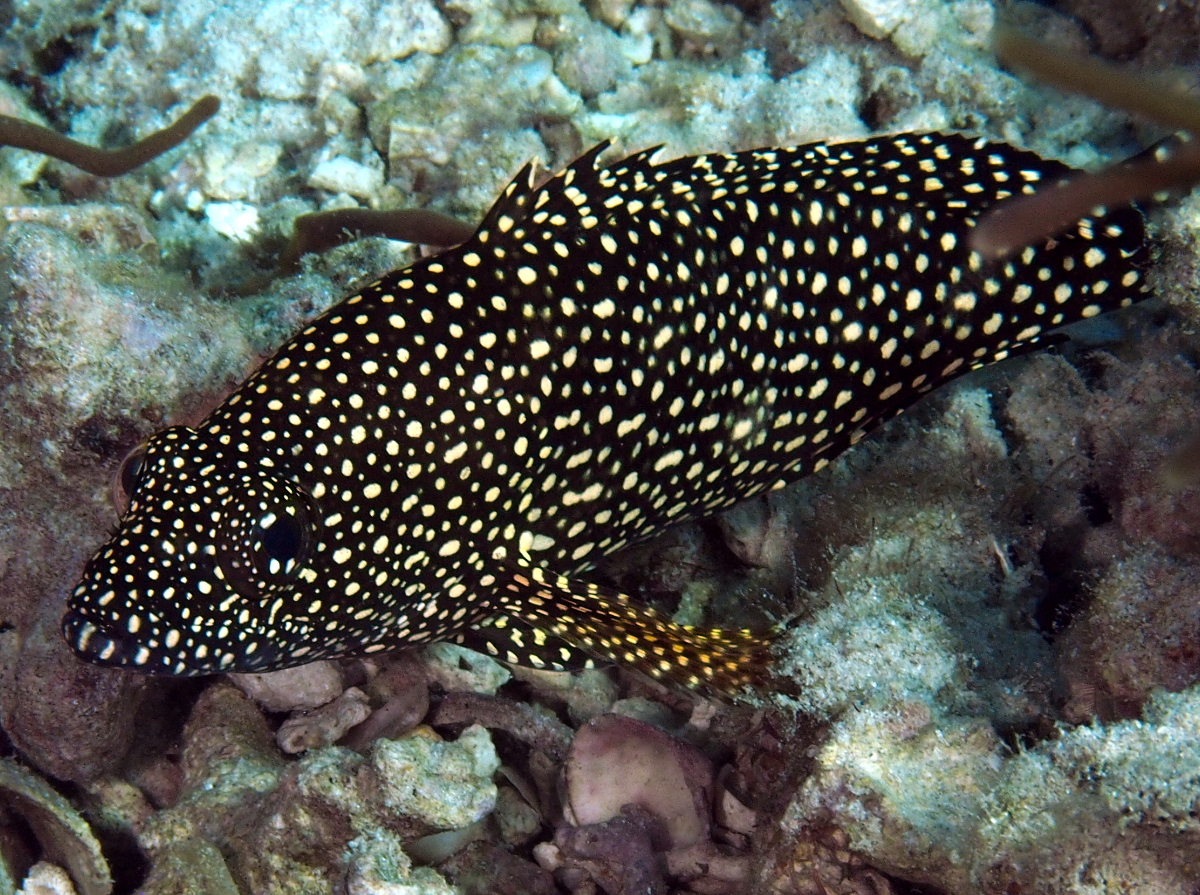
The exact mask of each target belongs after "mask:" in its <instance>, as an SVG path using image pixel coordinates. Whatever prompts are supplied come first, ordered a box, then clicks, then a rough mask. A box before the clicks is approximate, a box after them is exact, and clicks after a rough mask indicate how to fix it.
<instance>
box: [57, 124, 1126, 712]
mask: <svg viewBox="0 0 1200 895" xmlns="http://www.w3.org/2000/svg"><path fill="white" fill-rule="evenodd" d="M598 152H599V147H598V148H597V150H595V151H593V152H592V153H589V154H588V155H586V156H584V157H583V158H581V159H580V160H578V161H577V162H575V163H574V164H573V165H572V166H570V167H569V168H568V169H566V170H565V171H564V172H562V173H561V174H559V175H557V176H556V177H554V178H552V179H550V180H549V181H547V182H546V183H545V184H544V185H541V186H536V185H535V184H534V182H533V180H532V175H531V173H530V171H529V170H528V169H526V171H524V172H522V174H520V175H518V177H517V179H516V180H514V181H513V182H512V183H511V184H509V186H508V187H507V189H506V190H505V191H504V193H503V195H502V196H501V197H500V199H499V200H498V201H497V203H496V204H495V206H494V207H493V208H492V209H491V211H490V212H489V213H488V215H487V216H486V218H485V219H484V221H483V222H482V224H481V225H480V226H479V228H478V230H477V231H476V232H475V235H474V236H473V237H472V238H471V239H469V240H468V241H467V242H466V243H464V244H463V245H461V246H459V247H458V248H456V249H453V250H451V251H448V252H445V253H443V254H441V255H438V256H436V257H432V258H429V259H425V260H422V261H419V262H417V263H416V264H413V265H412V266H410V267H407V268H404V269H402V270H399V271H395V272H392V273H389V274H388V275H386V276H385V277H383V278H382V279H381V280H379V281H378V282H376V283H374V284H372V285H370V286H368V287H367V288H365V289H363V290H362V291H361V292H359V293H358V294H356V295H354V296H352V297H350V298H349V299H347V300H346V301H344V302H342V303H341V304H340V305H338V306H337V307H335V308H333V309H332V310H331V311H329V312H328V313H327V314H325V315H324V316H323V317H321V318H320V319H318V320H316V321H315V322H314V323H312V324H311V325H310V326H308V327H307V328H306V329H305V330H304V331H303V332H301V333H300V334H299V335H298V336H296V337H295V338H294V339H293V340H292V341H291V342H289V343H288V344H287V345H285V346H284V347H283V348H282V349H280V351H279V352H278V353H277V354H276V355H275V356H274V357H273V358H272V359H271V360H269V361H268V362H266V363H265V364H264V365H263V366H262V367H261V368H260V369H259V370H258V372H256V373H255V374H254V375H253V376H251V377H250V379H248V380H247V381H246V382H245V383H244V384H243V385H242V386H241V387H240V388H239V389H238V390H237V391H236V392H234V393H233V394H232V395H231V396H230V397H229V398H228V399H227V400H226V401H225V402H224V403H223V404H222V405H221V406H220V407H218V408H217V410H215V411H214V412H213V413H212V414H211V415H210V416H209V417H208V418H207V419H206V420H204V422H203V423H201V424H200V425H199V426H197V427H196V428H195V429H189V428H183V427H175V428H171V429H168V430H166V431H165V432H162V433H160V434H159V435H157V436H155V438H153V439H152V440H151V441H150V442H149V443H148V445H147V446H146V449H145V452H144V455H143V456H142V458H141V462H140V467H139V468H138V469H137V471H136V476H134V488H133V491H132V496H131V503H130V506H129V508H128V510H127V512H126V513H125V515H124V517H123V519H122V520H121V525H120V529H119V531H118V532H117V533H116V534H115V535H114V536H113V538H112V539H111V540H110V541H109V542H108V543H107V544H106V545H105V546H104V547H102V548H101V549H100V550H99V552H98V553H97V554H96V555H95V557H94V558H93V559H92V560H91V562H90V563H89V565H88V567H87V569H86V571H85V573H84V576H83V579H82V581H81V583H80V584H79V586H78V588H77V589H76V590H75V592H74V594H73V596H72V597H71V600H70V605H69V608H68V612H67V614H66V616H65V618H64V622H63V630H64V634H65V636H66V638H67V640H68V642H70V644H71V645H72V646H73V647H74V649H75V650H76V651H77V652H78V653H79V654H80V655H81V656H82V657H84V658H85V659H88V660H89V661H93V662H98V663H101V664H107V665H118V666H124V667H128V668H133V669H136V670H141V671H147V672H158V673H165V674H177V675H189V674H208V673H213V672H219V671H261V670H270V669H275V668H282V667H287V666H289V665H295V664H300V663H303V662H308V661H312V660H314V659H319V658H327V657H336V656H346V655H363V654H371V653H375V652H379V651H383V650H390V649H394V648H397V647H401V646H404V645H407V644H413V643H421V642H427V641H433V640H445V639H460V640H462V639H467V640H468V641H469V642H472V643H477V642H480V641H482V642H483V643H484V645H485V646H486V647H487V648H489V649H490V651H491V652H493V653H494V654H495V655H497V656H498V657H499V658H501V659H505V660H507V661H511V662H514V663H520V664H529V665H534V666H536V667H544V668H573V667H580V666H581V665H583V664H586V663H587V662H588V661H589V657H596V658H599V659H602V660H611V661H617V662H627V663H631V664H633V665H635V666H637V667H639V668H640V669H642V670H644V671H647V672H649V673H650V674H653V675H655V676H659V677H666V678H671V679H674V680H679V681H682V682H684V683H688V684H693V685H697V684H700V685H703V684H708V685H711V686H714V687H718V688H723V689H729V688H732V687H736V686H738V685H740V684H742V683H744V682H746V681H748V680H751V679H753V678H754V677H755V676H756V675H758V674H760V673H761V671H762V665H763V662H764V659H765V649H766V644H767V640H766V638H763V637H760V636H755V635H753V634H750V633H749V632H739V631H720V630H711V631H699V630H695V629H691V628H682V627H680V626H677V625H674V624H672V623H671V622H670V621H669V620H666V619H663V618H661V617H659V616H657V615H655V614H654V613H652V612H650V611H648V610H645V609H642V608H640V607H638V606H636V605H635V604H634V603H633V601H631V600H630V599H629V598H627V597H625V596H624V595H622V594H620V593H618V592H615V591H613V590H611V589H608V588H605V587H602V586H598V585H595V584H590V583H587V582H586V580H585V579H584V578H582V577H581V576H584V575H585V573H586V572H587V570H588V569H589V568H590V567H591V566H592V564H593V563H594V562H595V561H596V560H597V559H599V558H601V557H603V556H605V555H607V554H610V553H612V552H614V551H616V550H619V549H621V548H622V547H625V546H627V545H630V544H634V543H638V542H641V541H645V540H646V539H648V538H650V537H652V536H654V535H655V534H657V533H659V532H661V531H663V530H664V529H665V528H666V527H668V526H670V525H672V524H674V523H678V522H683V521H687V520H691V519H697V518H701V517H704V516H707V515H710V514H712V513H714V512H716V511H718V510H720V509H722V508H724V507H728V506H731V505H732V504H734V503H736V502H738V501H740V500H743V499H745V498H747V497H750V496H752V495H755V494H758V493H761V492H763V491H766V490H768V489H771V488H774V487H779V486H781V485H783V484H786V483H787V482H789V481H792V480H795V479H797V478H799V477H801V476H802V475H804V474H806V473H809V472H811V471H813V470H816V469H819V468H820V467H822V466H823V465H825V464H827V463H828V462H829V461H830V460H832V459H833V458H834V457H836V456H837V455H838V454H840V453H841V452H842V451H843V450H845V449H846V448H847V447H849V446H850V445H852V444H853V443H855V442H856V441H857V440H859V439H860V438H861V437H863V435H864V434H866V433H867V432H869V431H870V430H871V429H872V428H874V427H875V426H877V425H878V424H879V423H880V422H881V421H883V420H885V419H887V418H889V417H891V416H894V415H895V414H896V413H898V412H900V411H901V410H903V409H904V408H905V407H907V406H909V405H910V404H912V403H913V402H914V401H916V400H917V399H918V398H919V397H920V396H921V395H922V394H924V393H925V392H927V391H929V390H930V389H932V388H934V387H936V386H937V385H939V384H941V383H944V382H946V381H947V380H949V379H951V378H953V377H956V376H958V375H961V374H962V373H965V372H967V371H968V370H972V369H975V368H978V367H980V366H983V365H985V364H988V363H991V362H993V361H997V360H1000V359H1003V358H1005V357H1007V356H1009V355H1011V354H1013V353H1014V352H1019V351H1024V350H1028V349H1029V348H1030V347H1033V346H1036V345H1037V344H1038V343H1039V340H1042V339H1044V336H1045V333H1046V332H1047V331H1048V330H1050V329H1052V328H1054V327H1057V326H1060V325H1062V324H1065V323H1070V322H1072V321H1075V320H1077V319H1080V318H1083V317H1088V316H1092V315H1094V314H1098V313H1101V312H1103V311H1106V310H1109V309H1112V308H1116V307H1119V306H1122V305H1125V304H1129V303H1130V302H1131V301H1133V300H1135V299H1136V298H1137V297H1138V292H1139V290H1140V288H1141V281H1140V274H1139V269H1138V268H1139V264H1140V263H1141V261H1142V260H1143V254H1144V251H1145V248H1144V233H1143V229H1142V221H1141V217H1140V215H1139V213H1138V212H1137V211H1135V210H1133V209H1128V208H1127V209H1123V210H1117V211H1115V212H1113V213H1110V214H1108V215H1106V216H1103V217H1097V218H1095V219H1091V220H1084V221H1082V222H1080V223H1079V224H1077V225H1076V226H1074V227H1073V228H1072V229H1071V231H1070V232H1068V233H1066V234H1064V235H1062V236H1060V237H1058V238H1056V239H1054V240H1050V241H1047V242H1046V243H1044V244H1043V245H1040V246H1037V247H1032V248H1028V249H1025V250H1024V251H1023V252H1021V253H1019V254H1018V255H1017V256H1016V257H1014V258H1012V259H1009V260H1007V261H1001V262H996V263H985V262H984V261H983V260H982V259H981V258H980V256H979V255H978V254H976V253H974V252H972V251H971V250H970V248H969V246H968V245H967V241H968V240H967V237H968V234H969V232H970V229H971V227H972V226H973V224H974V221H975V219H976V218H977V217H978V216H979V214H980V213H981V212H983V211H984V210H985V209H986V208H987V207H988V206H989V205H991V204H993V203H994V202H996V201H998V200H999V199H1002V198H1004V197H1006V196H1008V195H1010V194H1013V193H1019V192H1022V191H1029V190H1030V189H1032V188H1033V187H1034V186H1036V185H1037V184H1038V183H1039V182H1040V181H1042V180H1046V179H1053V178H1055V177H1058V176H1060V175H1062V174H1063V173H1065V172H1066V170H1067V169H1065V168H1064V167H1063V166H1061V165H1060V164H1058V163H1056V162H1050V161H1044V160H1042V159H1040V158H1038V157H1037V156H1035V155H1033V154H1031V153H1027V152H1023V151H1019V150H1016V149H1013V148H1012V147H1009V146H1007V145H1004V144H1000V143H993V142H988V141H985V140H981V139H972V138H968V137H963V136H956V135H943V134H925V135H900V136H889V137H880V138H877V139H872V140H866V141H861V142H852V143H845V144H833V145H831V144H823V143H818V144H811V145H807V146H800V147H795V148H789V149H765V150H757V151H749V152H741V153H737V154H732V155H704V156H695V157H688V158H681V159H677V160H675V161H670V162H666V163H662V164H655V163H653V162H652V160H651V156H652V154H653V153H652V151H651V152H644V153H640V154H637V155H634V156H631V157H629V158H627V159H625V160H624V161H621V162H618V163H616V164H615V165H613V166H611V167H608V168H602V169H601V168H597V167H596V155H597V154H598Z"/></svg>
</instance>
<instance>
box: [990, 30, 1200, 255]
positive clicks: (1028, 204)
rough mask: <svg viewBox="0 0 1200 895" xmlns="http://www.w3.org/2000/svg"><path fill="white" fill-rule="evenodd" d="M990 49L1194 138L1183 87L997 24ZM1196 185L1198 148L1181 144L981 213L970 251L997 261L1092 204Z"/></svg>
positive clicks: (1194, 107) (1198, 106)
mask: <svg viewBox="0 0 1200 895" xmlns="http://www.w3.org/2000/svg"><path fill="white" fill-rule="evenodd" d="M992 39H993V46H994V48H995V51H996V55H997V56H998V57H999V59H1000V61H1001V62H1003V63H1004V64H1005V65H1008V66H1010V67H1012V68H1014V69H1017V70H1018V71H1021V72H1024V73H1026V74H1029V75H1032V76H1033V77H1035V78H1038V79H1040V80H1043V81H1046V82H1047V83H1049V84H1053V85H1054V86H1056V87H1058V88H1060V89H1062V90H1070V91H1074V92H1076V93H1082V94H1084V95H1085V96H1088V97H1090V98H1092V99H1094V100H1096V101H1098V102H1101V103H1104V104H1105V105H1107V106H1111V107H1113V108H1116V109H1121V110H1122V111H1125V112H1129V113H1130V114H1132V115H1140V116H1142V117H1144V118H1148V119H1150V120H1151V121H1154V122H1156V123H1158V124H1161V125H1163V126H1164V127H1168V128H1170V129H1171V130H1175V131H1183V132H1185V133H1188V134H1200V103H1197V102H1196V101H1195V100H1193V99H1192V98H1191V97H1189V96H1188V95H1187V94H1185V93H1184V92H1183V91H1182V90H1180V89H1178V88H1176V87H1174V86H1172V85H1169V84H1165V83H1162V82H1160V81H1157V80H1153V79H1149V78H1141V77H1138V76H1137V75H1133V74H1130V73H1129V72H1125V71H1122V70H1120V69H1118V68H1115V67H1113V66H1111V65H1107V64H1105V63H1103V62H1100V61H1099V60H1096V59H1091V58H1089V57H1087V56H1085V55H1082V54H1075V53H1071V52H1070V51H1068V50H1065V49H1063V48H1061V47H1054V46H1051V45H1050V44H1047V43H1043V42H1042V41H1039V40H1036V39H1035V38H1032V37H1029V36H1027V35H1025V34H1022V33H1021V32H1019V31H1017V30H1016V29H1015V28H1011V27H1008V26H1005V25H997V26H996V28H995V30H994V31H993V38H992ZM1197 182H1200V144H1197V143H1193V142H1182V143H1179V144H1177V145H1176V146H1174V147H1172V148H1171V149H1170V150H1169V151H1166V152H1158V153H1154V154H1153V155H1152V156H1151V157H1150V158H1145V159H1139V160H1137V161H1133V162H1123V163H1121V164H1117V165H1113V166H1111V167H1109V168H1105V169H1103V170H1101V171H1098V172H1096V173H1094V174H1081V175H1079V176H1078V177H1072V178H1069V179H1067V180H1064V181H1061V182H1059V183H1057V184H1053V185H1050V186H1047V187H1044V188H1043V189H1040V190H1038V191H1037V192H1036V193H1033V194H1032V195H1029V196H1025V197H1022V198H1020V199H1016V200H1013V201H1011V202H1005V203H1003V204H1001V205H999V206H998V207H997V208H996V210H995V211H993V212H991V213H989V214H988V215H986V216H985V217H984V218H983V220H982V221H981V222H980V224H979V226H978V227H976V228H975V231H974V233H973V234H972V236H971V243H972V246H973V247H974V248H975V249H976V251H978V252H980V253H981V254H983V255H986V256H988V257H990V258H1002V257H1004V256H1005V255H1008V254H1009V253H1011V252H1012V251H1014V250H1015V249H1018V248H1020V247H1022V246H1025V245H1029V244H1031V243H1035V242H1038V241H1039V240H1042V239H1046V238H1047V237H1050V236H1053V235H1054V234H1055V233H1058V232H1059V231H1060V230H1062V229H1063V228H1064V227H1066V226H1067V225H1068V224H1071V223H1073V222H1074V221H1077V220H1079V219H1080V218H1082V217H1085V216H1087V215H1090V214H1092V213H1093V211H1094V210H1095V209H1096V208H1098V207H1101V206H1103V207H1108V208H1112V207H1115V206H1119V205H1124V204H1126V203H1129V202H1134V201H1137V200H1139V199H1148V198H1150V197H1151V196H1153V195H1154V194H1155V193H1161V192H1164V191H1167V190H1187V189H1191V187H1192V186H1194V185H1195V184H1196V183H1197Z"/></svg>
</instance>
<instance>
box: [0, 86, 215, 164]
mask: <svg viewBox="0 0 1200 895" xmlns="http://www.w3.org/2000/svg"><path fill="white" fill-rule="evenodd" d="M219 108H221V101H220V100H219V99H217V98H216V97H215V96H211V95H210V96H203V97H201V98H200V99H198V100H197V101H196V102H195V104H194V105H193V106H192V107H191V108H190V109H188V110H187V112H185V113H184V114H183V116H182V117H181V118H179V119H178V120H177V121H175V122H173V123H172V124H170V125H168V126H167V127H164V128H163V129H162V130H158V131H155V132H154V133H152V134H150V135H149V136H148V137H145V138H144V139H141V140H138V141H137V142H136V143H134V144H132V145H131V146H125V147H123V148H121V149H100V148H98V147H96V146H88V145H87V144H86V143H80V142H78V141H77V140H72V139H71V138H70V137H64V136H63V135H62V134H60V133H57V132H55V131H52V130H50V129H49V128H46V127H42V126H41V125H40V124H34V123H33V122H30V121H24V120H22V119H20V118H13V117H11V116H9V115H0V146H12V147H15V148H17V149H28V150H29V151H31V152H40V153H42V154H43V155H48V156H51V157H52V158H56V159H59V160H60V161H64V162H67V163H68V164H71V165H74V166H75V167H76V168H81V169H83V170H84V171H87V172H88V173H89V174H94V175H95V176H97V177H118V176H120V175H122V174H127V173H129V172H130V171H132V170H133V169H134V168H137V167H138V166H140V165H144V164H146V162H148V161H150V160H151V159H155V158H158V156H160V155H162V154H163V153H164V152H167V151H168V150H171V149H174V148H175V147H176V146H178V145H179V144H180V143H182V142H183V141H184V140H186V139H187V138H188V137H190V136H191V135H192V133H193V132H194V131H195V130H196V128H198V127H199V126H200V125H202V124H204V122H206V121H208V119H210V118H212V117H213V115H215V114H217V110H218V109H219Z"/></svg>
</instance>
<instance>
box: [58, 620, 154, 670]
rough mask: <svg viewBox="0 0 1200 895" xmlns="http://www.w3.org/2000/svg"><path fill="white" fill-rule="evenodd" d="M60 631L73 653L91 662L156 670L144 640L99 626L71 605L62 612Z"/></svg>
mask: <svg viewBox="0 0 1200 895" xmlns="http://www.w3.org/2000/svg"><path fill="white" fill-rule="evenodd" d="M62 634H63V637H64V638H65V639H66V641H67V643H68V644H69V645H70V647H71V649H73V650H74V651H75V654H76V655H77V656H79V658H81V659H83V660H84V661H86V662H90V663H92V664H93V665H104V666H107V667H109V668H133V669H137V670H138V671H145V672H153V671H155V670H156V669H155V668H154V667H152V666H151V664H150V663H151V659H152V658H153V653H152V652H151V650H150V649H149V648H148V647H147V646H146V645H145V644H144V643H141V642H139V641H138V640H137V638H135V637H132V636H130V635H128V634H125V633H122V632H118V631H113V630H111V629H105V628H101V627H99V626H98V625H96V624H95V623H93V622H91V621H89V620H88V619H87V618H86V617H85V616H84V615H83V614H82V613H80V612H77V611H76V610H74V609H69V610H67V612H66V614H65V615H64V616H63V619H62ZM163 670H164V671H165V670H167V669H163Z"/></svg>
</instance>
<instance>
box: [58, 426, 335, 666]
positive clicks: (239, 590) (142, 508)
mask: <svg viewBox="0 0 1200 895" xmlns="http://www.w3.org/2000/svg"><path fill="white" fill-rule="evenodd" d="M270 462H271V461H269V460H267V461H266V464H270ZM121 478H122V479H124V480H125V482H126V485H127V487H128V490H129V505H128V508H127V509H126V511H125V513H124V514H123V516H122V518H121V522H120V525H119V527H118V529H117V531H116V532H115V533H114V534H113V536H112V537H111V538H110V539H109V541H108V542H107V543H106V544H105V545H104V546H102V547H101V548H100V549H99V550H98V551H97V552H96V554H95V556H93V557H92V559H91V561H90V562H89V563H88V565H87V567H86V569H85V571H84V574H83V577H82V579H81V581H80V583H79V585H78V586H77V587H76V588H75V591H74V592H73V594H72V596H71V599H70V601H69V604H68V610H67V613H66V614H65V616H64V617H63V622H62V628H63V633H64V636H65V637H66V639H67V642H68V643H69V644H70V645H71V646H72V648H73V649H74V650H75V651H76V652H77V653H78V654H79V655H80V656H81V657H82V658H84V659H86V660H87V661H89V662H92V663H95V664H99V665H108V666H116V667H123V668H128V669H131V670H136V671H143V672H147V673H160V674H175V675H200V674H212V673H216V672H224V671H253V670H257V669H260V668H266V667H273V668H278V667H284V666H286V665H295V664H300V663H301V662H304V661H311V659H312V658H315V657H314V656H310V655H308V651H309V649H310V647H311V643H312V637H311V635H312V633H313V630H312V626H311V624H310V622H309V621H308V620H307V619H306V618H305V611H304V608H303V603H305V602H307V601H305V600H304V599H303V586H302V585H303V583H304V580H305V579H306V578H307V579H310V580H311V579H312V578H313V577H314V576H315V573H314V572H313V570H312V569H311V568H310V562H311V560H312V559H313V557H314V555H315V554H316V553H317V551H318V549H319V544H320V518H321V517H320V514H319V511H318V508H317V506H316V504H315V501H314V500H313V498H312V497H311V496H310V495H309V494H308V493H307V492H305V491H304V490H303V489H302V488H301V487H299V486H298V485H296V484H295V483H294V482H293V481H291V480H290V479H289V478H288V477H287V476H286V475H285V474H282V472H281V471H280V470H278V469H275V468H272V466H271V465H265V464H264V461H263V460H262V459H253V458H249V457H247V458H240V457H238V456H236V455H235V456H232V457H231V456H230V454H229V452H228V451H223V450H221V449H220V445H219V444H217V443H215V442H213V441H210V440H208V439H207V438H206V437H205V435H204V434H202V433H200V432H197V431H196V430H193V429H189V428H185V427H179V426H177V427H173V428H170V429H167V430H165V431H163V432H161V433H159V434H158V435H156V436H155V437H154V438H152V439H151V440H150V441H148V442H147V443H146V444H145V445H144V446H143V448H140V449H139V450H138V451H136V452H135V453H134V454H132V455H131V456H130V458H128V459H127V460H126V463H125V465H124V467H123V470H122V475H121Z"/></svg>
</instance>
